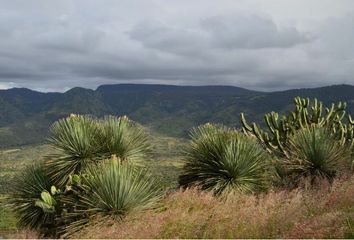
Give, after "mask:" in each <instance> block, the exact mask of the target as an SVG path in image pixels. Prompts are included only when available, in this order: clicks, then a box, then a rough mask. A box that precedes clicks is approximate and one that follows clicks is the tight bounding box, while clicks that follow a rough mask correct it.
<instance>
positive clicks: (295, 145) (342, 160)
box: [281, 127, 351, 181]
mask: <svg viewBox="0 0 354 240" xmlns="http://www.w3.org/2000/svg"><path fill="white" fill-rule="evenodd" d="M286 150H287V152H288V153H289V158H287V159H283V160H281V161H282V163H281V164H282V165H283V166H284V169H285V171H286V172H287V175H289V176H292V178H293V179H294V180H295V181H296V180H299V179H301V178H311V179H312V180H314V179H315V178H325V179H328V180H330V179H332V178H333V177H334V176H336V174H338V173H339V172H343V171H344V169H346V168H347V169H348V168H349V166H350V162H351V151H350V149H349V148H348V147H347V146H346V145H341V144H340V143H339V142H338V141H337V140H336V139H335V138H334V137H333V136H332V135H331V133H330V132H329V131H328V130H326V129H324V128H316V127H312V128H309V129H302V130H299V131H298V132H296V133H295V134H294V135H293V136H292V137H290V139H289V142H288V143H287V145H286Z"/></svg>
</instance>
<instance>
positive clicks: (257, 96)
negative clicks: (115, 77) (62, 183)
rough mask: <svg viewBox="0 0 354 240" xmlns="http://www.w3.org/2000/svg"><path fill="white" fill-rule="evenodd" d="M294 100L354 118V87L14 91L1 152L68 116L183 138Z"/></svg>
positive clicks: (2, 119) (3, 104)
mask: <svg viewBox="0 0 354 240" xmlns="http://www.w3.org/2000/svg"><path fill="white" fill-rule="evenodd" d="M296 96H301V97H310V98H318V99H319V100H321V101H323V102H324V103H325V105H328V104H330V103H331V102H338V101H346V102H348V112H349V113H353V112H354V86H352V85H347V84H341V85H332V86H325V87H318V88H300V89H290V90H285V91H275V92H261V91H253V90H249V89H244V88H239V87H235V86H218V85H210V86H178V85H164V84H112V85H101V86H98V87H97V88H96V89H95V90H93V89H88V88H82V87H75V88H72V89H70V90H68V91H66V92H64V93H59V92H49V93H44V92H39V91H35V90H31V89H27V88H12V89H8V90H0V147H1V146H2V147H7V146H14V145H23V144H32V143H38V142H41V141H43V140H44V139H45V137H46V136H47V134H48V129H49V127H50V125H51V123H52V122H53V121H55V120H57V119H59V118H62V117H65V116H67V115H69V114H70V113H77V114H92V115H96V116H98V117H101V116H103V115H108V114H111V115H118V116H120V115H127V116H129V117H130V118H131V119H133V120H135V121H137V122H139V123H141V124H143V125H146V126H148V127H150V128H152V129H153V130H156V131H158V132H160V133H163V134H166V135H170V136H178V137H185V136H187V132H188V130H189V129H190V128H191V127H193V126H197V125H199V124H203V123H205V122H216V123H223V124H226V125H228V126H231V127H239V126H240V122H239V113H240V112H245V114H246V115H247V117H248V118H249V119H250V120H256V121H261V120H262V119H263V115H264V113H267V112H270V111H273V110H274V111H279V112H285V111H287V110H288V109H289V108H290V107H291V104H292V100H293V98H294V97H296Z"/></svg>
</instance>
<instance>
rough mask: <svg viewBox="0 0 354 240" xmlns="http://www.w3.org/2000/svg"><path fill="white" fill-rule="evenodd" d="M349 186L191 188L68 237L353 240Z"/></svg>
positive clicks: (353, 188) (353, 190)
mask: <svg viewBox="0 0 354 240" xmlns="http://www.w3.org/2000/svg"><path fill="white" fill-rule="evenodd" d="M353 183H354V178H353V177H352V178H351V179H339V180H336V181H335V182H334V183H333V184H332V185H331V186H329V185H328V183H322V185H319V186H318V188H316V189H308V190H300V189H298V190H293V191H276V192H275V191H274V192H273V191H271V192H268V193H266V194H262V195H259V196H255V195H246V194H237V195H233V196H229V198H227V199H220V198H217V197H215V196H213V195H212V194H210V193H206V192H200V191H197V190H195V189H190V190H187V191H177V192H175V193H172V194H170V195H168V196H167V197H166V198H165V199H164V200H163V203H162V204H163V205H162V207H161V208H160V209H157V210H151V211H147V212H138V213H135V214H131V215H129V216H127V218H126V219H125V220H124V221H113V220H112V221H111V222H109V221H108V222H107V221H105V222H103V223H102V222H101V223H96V224H95V223H94V222H92V224H91V225H89V226H88V227H86V228H85V229H83V230H82V231H80V232H78V233H77V234H76V235H75V236H73V237H74V238H93V239H95V238H110V239H112V238H113V239H124V238H133V239H164V238H167V239H175V238H177V239H185V238H186V239H208V238H209V239H212V238H217V239H220V238H221V239H228V238H236V239H237V238H241V239H242V238H259V239H267V238H275V239H279V238H281V239H282V238H348V239H352V238H353V237H354V184H353ZM98 222H99V221H98Z"/></svg>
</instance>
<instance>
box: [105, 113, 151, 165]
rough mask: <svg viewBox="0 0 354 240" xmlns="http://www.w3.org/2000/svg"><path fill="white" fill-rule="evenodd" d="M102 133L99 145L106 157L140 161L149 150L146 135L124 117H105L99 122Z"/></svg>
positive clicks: (141, 129) (140, 128)
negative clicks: (113, 156) (101, 146)
mask: <svg viewBox="0 0 354 240" xmlns="http://www.w3.org/2000/svg"><path fill="white" fill-rule="evenodd" d="M100 123H101V126H102V129H103V133H102V136H101V143H102V145H103V148H104V150H103V151H104V152H105V153H106V155H108V156H106V157H109V156H111V155H113V154H114V155H115V156H117V157H118V158H119V159H120V160H135V159H141V158H142V157H144V156H145V154H146V153H148V152H149V150H150V144H149V143H148V135H147V134H146V132H145V131H144V129H143V128H142V127H140V126H138V125H137V124H136V123H134V122H133V121H131V120H129V119H128V118H127V117H126V116H123V117H119V118H118V117H114V116H107V117H105V118H104V119H103V120H101V121H100Z"/></svg>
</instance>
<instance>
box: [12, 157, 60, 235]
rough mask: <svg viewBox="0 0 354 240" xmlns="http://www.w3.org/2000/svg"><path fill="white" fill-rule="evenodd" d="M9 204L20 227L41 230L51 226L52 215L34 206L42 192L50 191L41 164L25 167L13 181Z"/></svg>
mask: <svg viewBox="0 0 354 240" xmlns="http://www.w3.org/2000/svg"><path fill="white" fill-rule="evenodd" d="M13 181H14V182H13V191H12V193H11V194H10V197H9V202H10V204H11V205H12V207H13V210H14V212H15V213H16V214H17V215H18V219H19V224H20V226H25V227H30V228H33V229H41V231H42V232H43V230H45V229H47V228H50V225H51V224H53V221H54V214H53V213H52V212H50V211H43V209H42V208H41V207H40V206H38V205H37V204H36V202H37V201H38V200H39V199H41V194H42V193H43V192H44V191H50V189H51V187H52V182H51V180H50V178H49V177H48V175H47V172H46V171H45V168H44V167H43V165H42V164H40V163H36V164H33V165H30V166H28V167H26V168H25V169H24V170H23V171H21V172H20V173H19V174H17V176H16V177H14V180H13Z"/></svg>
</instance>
